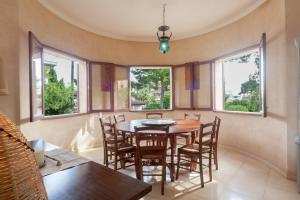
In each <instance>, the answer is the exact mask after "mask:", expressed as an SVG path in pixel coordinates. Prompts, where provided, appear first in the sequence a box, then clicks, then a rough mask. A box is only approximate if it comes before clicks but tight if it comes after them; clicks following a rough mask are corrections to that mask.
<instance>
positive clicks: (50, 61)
mask: <svg viewBox="0 0 300 200" xmlns="http://www.w3.org/2000/svg"><path fill="white" fill-rule="evenodd" d="M44 58H45V61H44V109H45V116H51V115H61V114H71V113H77V112H79V105H78V103H79V101H78V99H79V96H78V80H79V76H78V75H79V74H78V72H79V64H78V63H77V62H76V61H74V60H72V59H71V58H68V57H66V56H63V55H62V56H59V55H57V54H51V53H49V52H47V53H45V54H44Z"/></svg>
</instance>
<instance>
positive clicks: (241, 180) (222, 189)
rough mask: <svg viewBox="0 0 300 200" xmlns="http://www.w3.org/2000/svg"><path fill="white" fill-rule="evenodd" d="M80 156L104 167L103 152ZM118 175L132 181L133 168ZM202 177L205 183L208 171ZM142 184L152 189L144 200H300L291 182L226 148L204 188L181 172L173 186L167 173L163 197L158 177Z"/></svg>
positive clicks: (192, 176) (194, 177)
mask: <svg viewBox="0 0 300 200" xmlns="http://www.w3.org/2000/svg"><path fill="white" fill-rule="evenodd" d="M79 154H80V155H82V156H84V157H87V158H89V159H91V160H93V161H95V162H97V163H101V164H102V163H103V148H97V149H92V150H89V151H85V152H80V153H79ZM154 169H155V168H148V169H147V170H154ZM155 170H159V168H157V169H155ZM120 172H122V173H124V174H127V175H129V176H131V177H133V178H135V169H134V167H130V168H126V169H125V170H120ZM204 177H205V181H206V182H207V181H208V171H207V170H206V171H205V176H204ZM144 180H145V182H148V183H150V184H151V185H152V192H150V193H149V194H148V195H147V196H145V197H144V198H143V199H144V200H154V199H156V200H157V199H158V200H159V199H161V200H167V199H190V200H202V199H203V200H217V199H218V200H221V199H222V200H261V199H265V200H277V199H280V200H300V195H299V194H298V192H297V187H296V183H295V182H294V181H290V180H287V179H285V178H284V177H283V176H281V175H279V174H277V173H276V172H274V171H273V170H271V169H270V168H269V167H268V166H266V165H265V164H264V163H261V162H259V161H257V160H255V159H252V158H249V157H246V156H244V155H242V154H240V153H238V152H235V151H233V150H231V149H226V148H220V149H219V170H215V169H214V170H213V181H212V182H209V183H207V184H205V187H204V188H201V187H200V177H199V174H198V173H195V172H193V173H190V172H188V171H186V170H180V175H179V179H178V180H176V181H175V182H171V181H170V177H169V172H168V170H167V180H166V184H165V195H164V196H162V195H160V177H155V178H151V177H147V178H145V179H144Z"/></svg>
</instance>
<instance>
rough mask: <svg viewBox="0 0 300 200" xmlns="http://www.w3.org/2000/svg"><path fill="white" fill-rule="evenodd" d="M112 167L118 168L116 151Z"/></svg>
mask: <svg viewBox="0 0 300 200" xmlns="http://www.w3.org/2000/svg"><path fill="white" fill-rule="evenodd" d="M114 166H115V167H114V169H115V170H117V168H118V154H117V153H115V163H114Z"/></svg>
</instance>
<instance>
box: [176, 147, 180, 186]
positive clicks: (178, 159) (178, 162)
mask: <svg viewBox="0 0 300 200" xmlns="http://www.w3.org/2000/svg"><path fill="white" fill-rule="evenodd" d="M179 165H180V153H179V152H178V156H177V171H176V180H177V179H178V177H179Z"/></svg>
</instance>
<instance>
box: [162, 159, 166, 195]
mask: <svg viewBox="0 0 300 200" xmlns="http://www.w3.org/2000/svg"><path fill="white" fill-rule="evenodd" d="M162 167H163V168H162V177H161V194H162V195H164V194H165V180H166V161H165V160H164V161H163V166H162Z"/></svg>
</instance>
